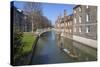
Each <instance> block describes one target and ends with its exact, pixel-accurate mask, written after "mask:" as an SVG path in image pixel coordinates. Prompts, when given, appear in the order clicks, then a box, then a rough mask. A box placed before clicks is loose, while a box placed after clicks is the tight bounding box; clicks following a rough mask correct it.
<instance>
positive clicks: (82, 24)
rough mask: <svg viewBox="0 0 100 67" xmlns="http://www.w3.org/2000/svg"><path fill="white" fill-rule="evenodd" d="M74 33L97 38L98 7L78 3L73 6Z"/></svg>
mask: <svg viewBox="0 0 100 67" xmlns="http://www.w3.org/2000/svg"><path fill="white" fill-rule="evenodd" d="M73 19H74V20H73V35H76V36H80V37H84V38H88V39H94V40H96V39H97V7H96V6H88V5H87V6H85V5H77V6H75V7H74V8H73Z"/></svg>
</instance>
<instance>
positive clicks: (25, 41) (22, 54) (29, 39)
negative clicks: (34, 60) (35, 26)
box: [15, 32, 36, 65]
mask: <svg viewBox="0 0 100 67" xmlns="http://www.w3.org/2000/svg"><path fill="white" fill-rule="evenodd" d="M35 42H36V36H35V35H34V34H33V33H31V32H24V33H23V38H22V46H21V47H20V51H19V53H18V56H17V57H16V59H15V65H26V64H29V62H30V60H31V57H32V52H33V47H34V46H35Z"/></svg>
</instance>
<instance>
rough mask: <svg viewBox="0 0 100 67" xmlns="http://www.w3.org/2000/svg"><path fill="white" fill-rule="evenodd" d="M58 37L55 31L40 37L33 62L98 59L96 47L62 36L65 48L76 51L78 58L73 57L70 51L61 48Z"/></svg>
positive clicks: (49, 62)
mask: <svg viewBox="0 0 100 67" xmlns="http://www.w3.org/2000/svg"><path fill="white" fill-rule="evenodd" d="M57 37H58V36H57V35H56V33H55V32H47V33H45V34H44V35H43V36H41V37H40V38H39V40H38V42H37V46H36V50H35V53H34V57H33V59H32V64H34V65H35V64H54V63H69V62H83V61H96V60H97V50H96V49H94V48H91V47H88V46H86V45H84V44H81V43H78V42H75V41H73V40H70V39H67V38H64V37H62V42H63V44H64V45H63V47H64V49H68V50H69V51H70V52H74V54H75V55H77V58H73V57H71V56H70V55H69V54H68V53H66V52H64V51H63V50H61V49H60V48H59V46H58V42H59V41H58V40H57Z"/></svg>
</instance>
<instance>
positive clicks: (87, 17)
mask: <svg viewBox="0 0 100 67" xmlns="http://www.w3.org/2000/svg"><path fill="white" fill-rule="evenodd" d="M86 21H87V22H88V21H89V14H87V15H86Z"/></svg>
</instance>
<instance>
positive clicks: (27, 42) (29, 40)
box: [22, 32, 36, 54]
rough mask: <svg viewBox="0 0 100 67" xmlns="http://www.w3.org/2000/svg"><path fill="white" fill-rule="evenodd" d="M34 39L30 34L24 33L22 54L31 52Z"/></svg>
mask: <svg viewBox="0 0 100 67" xmlns="http://www.w3.org/2000/svg"><path fill="white" fill-rule="evenodd" d="M35 39H36V38H35V37H34V35H33V34H32V33H31V32H30V33H29V32H25V33H24V34H23V39H22V42H23V48H22V54H25V53H28V52H30V51H32V46H33V44H34V42H35Z"/></svg>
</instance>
